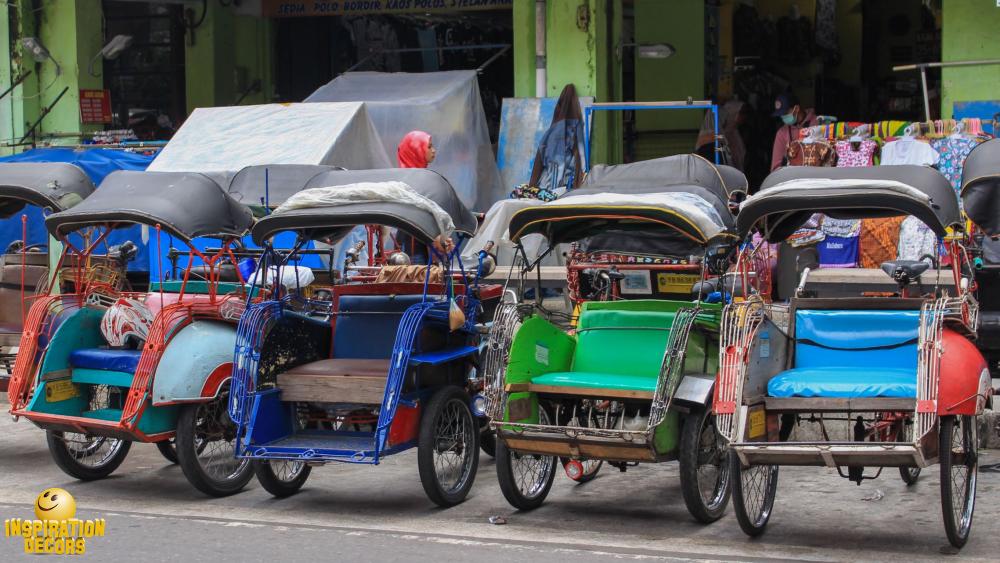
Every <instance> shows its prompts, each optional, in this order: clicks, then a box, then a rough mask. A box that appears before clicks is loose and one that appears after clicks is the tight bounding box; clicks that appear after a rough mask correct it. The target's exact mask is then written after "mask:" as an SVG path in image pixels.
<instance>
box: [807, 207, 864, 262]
mask: <svg viewBox="0 0 1000 563" xmlns="http://www.w3.org/2000/svg"><path fill="white" fill-rule="evenodd" d="M820 230H821V231H822V232H823V234H824V235H826V236H825V238H824V239H823V240H822V241H820V242H819V244H817V245H816V250H817V251H818V252H819V267H820V268H853V267H855V266H857V264H858V237H859V235H860V233H861V221H860V220H857V219H834V218H832V217H823V222H822V224H820Z"/></svg>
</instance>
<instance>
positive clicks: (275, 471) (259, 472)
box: [253, 460, 312, 498]
mask: <svg viewBox="0 0 1000 563" xmlns="http://www.w3.org/2000/svg"><path fill="white" fill-rule="evenodd" d="M311 471H312V467H310V466H308V465H306V464H305V463H303V462H301V461H288V460H265V461H260V460H258V461H254V462H253V472H254V474H255V475H256V476H257V481H259V482H260V486H261V487H264V489H265V490H266V491H267V492H269V493H271V494H272V495H274V496H276V497H278V498H283V497H287V496H291V495H294V494H295V493H297V492H299V489H301V488H302V485H304V484H305V483H306V479H308V478H309V473H310V472H311Z"/></svg>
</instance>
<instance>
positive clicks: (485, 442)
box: [479, 427, 497, 457]
mask: <svg viewBox="0 0 1000 563" xmlns="http://www.w3.org/2000/svg"><path fill="white" fill-rule="evenodd" d="M479 449H480V450H482V451H483V453H484V454H486V455H488V456H490V457H496V456H497V433H496V432H494V431H493V429H492V428H489V427H486V428H483V430H482V431H481V432H480V433H479Z"/></svg>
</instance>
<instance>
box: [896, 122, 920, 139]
mask: <svg viewBox="0 0 1000 563" xmlns="http://www.w3.org/2000/svg"><path fill="white" fill-rule="evenodd" d="M919 128H920V126H919V125H917V124H916V122H914V123H911V124H909V125H907V126H906V129H904V130H903V136H902V138H901V139H900V140H905V141H912V140H914V139H915V138H916V136H917V132H918V131H919Z"/></svg>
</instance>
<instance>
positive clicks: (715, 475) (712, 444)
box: [680, 408, 731, 524]
mask: <svg viewBox="0 0 1000 563" xmlns="http://www.w3.org/2000/svg"><path fill="white" fill-rule="evenodd" d="M680 466H681V492H683V493H684V504H685V505H687V509H688V512H690V513H691V515H692V516H694V518H695V520H698V521H699V522H701V523H703V524H709V523H711V522H715V521H716V520H718V519H719V518H722V515H723V513H725V511H726V505H727V504H728V503H729V495H730V491H731V489H730V487H729V475H730V464H729V460H727V459H726V444H725V442H724V441H723V439H722V436H721V435H720V434H719V431H718V429H716V427H715V416H714V415H713V414H712V411H711V409H710V408H704V409H702V410H697V411H692V412H691V413H689V414H688V415H687V417H686V418H685V420H684V428H683V429H682V430H681V447H680Z"/></svg>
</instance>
